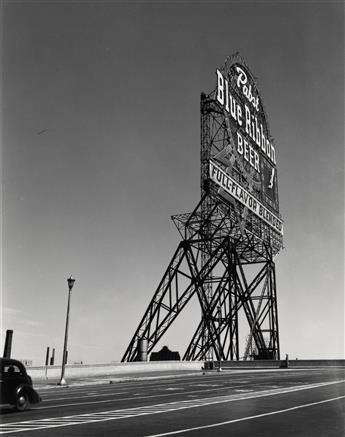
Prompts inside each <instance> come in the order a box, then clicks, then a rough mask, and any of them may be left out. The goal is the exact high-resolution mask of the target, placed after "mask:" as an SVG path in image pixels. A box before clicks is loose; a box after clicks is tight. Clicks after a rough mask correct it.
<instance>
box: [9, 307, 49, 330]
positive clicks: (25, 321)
mask: <svg viewBox="0 0 345 437" xmlns="http://www.w3.org/2000/svg"><path fill="white" fill-rule="evenodd" d="M2 317H3V319H5V317H8V318H13V319H15V321H16V322H17V323H19V324H21V325H24V326H31V327H40V326H44V323H42V322H40V321H38V320H34V319H29V318H26V313H25V311H23V310H19V309H17V308H10V307H4V308H3V311H2Z"/></svg>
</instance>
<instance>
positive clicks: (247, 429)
mask: <svg viewBox="0 0 345 437" xmlns="http://www.w3.org/2000/svg"><path fill="white" fill-rule="evenodd" d="M163 376H164V375H163V374H157V375H151V376H150V377H149V378H148V379H147V378H146V377H143V376H141V375H137V376H136V377H134V378H133V377H132V378H130V379H128V378H127V379H118V378H115V379H111V378H106V379H104V378H103V379H100V380H97V379H94V380H76V381H72V384H71V385H70V386H69V387H57V386H56V385H55V384H54V383H52V382H50V383H48V384H46V383H44V384H40V385H36V389H37V390H38V391H39V393H40V394H41V396H42V398H43V401H42V403H40V404H38V405H36V406H32V407H31V409H30V410H27V411H25V412H23V413H18V412H16V411H14V410H13V409H10V408H2V410H1V416H0V419H1V422H2V423H1V425H0V434H3V435H9V434H11V435H13V436H16V435H20V436H22V437H25V436H28V437H29V436H35V437H43V436H44V437H53V436H61V437H62V436H63V437H68V436H90V437H95V436H101V437H103V436H105V437H107V436H112V437H114V436H121V437H122V436H131V437H135V436H151V437H153V436H168V435H177V436H191V437H193V436H198V437H204V436H205V437H206V436H210V435H214V436H227V437H228V436H235V437H237V436H239V437H241V436H248V437H249V436H253V435H255V436H256V437H261V436H262V437H263V436H265V437H270V436H274V437H280V436H294V437H296V436H306V437H307V436H308V437H318V436H320V437H333V436H334V437H343V436H344V435H345V425H344V423H345V422H344V420H345V411H344V410H345V408H344V399H345V369H344V368H325V369H322V368H318V369H299V370H292V369H291V370H290V369H287V370H286V369H285V370H267V371H233V370H232V371H229V370H227V371H224V372H207V373H205V374H203V373H202V372H200V373H199V374H198V373H194V374H179V375H177V374H175V375H171V376H169V377H167V375H166V374H165V377H163ZM111 382H112V383H111Z"/></svg>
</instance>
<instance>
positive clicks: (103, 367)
mask: <svg viewBox="0 0 345 437" xmlns="http://www.w3.org/2000/svg"><path fill="white" fill-rule="evenodd" d="M217 365H218V363H217V362H216V361H215V362H214V366H213V368H216V367H217ZM285 365H286V361H285V360H257V361H222V363H221V366H222V368H223V369H243V370H245V369H247V370H250V369H279V368H284V367H285ZM203 366H204V362H203V361H150V362H135V363H111V364H84V365H82V364H73V365H72V364H69V365H67V366H66V369H65V376H66V378H79V377H93V376H95V377H96V376H113V377H116V376H118V377H123V376H126V375H128V376H130V375H131V374H135V373H137V374H138V373H139V374H140V373H145V374H147V375H148V376H149V374H150V372H162V371H163V372H164V371H166V372H169V371H170V372H171V371H173V372H174V371H191V372H194V371H200V370H201V369H202V368H203ZM325 366H328V367H332V366H333V367H335V366H336V367H345V360H289V361H288V367H289V368H305V367H325ZM205 367H206V368H207V366H205ZM27 371H28V374H29V375H30V376H31V377H32V379H33V380H34V381H35V380H40V379H45V378H46V368H45V367H44V366H40V367H27ZM60 375H61V365H60V366H48V368H47V377H48V379H54V378H59V377H60Z"/></svg>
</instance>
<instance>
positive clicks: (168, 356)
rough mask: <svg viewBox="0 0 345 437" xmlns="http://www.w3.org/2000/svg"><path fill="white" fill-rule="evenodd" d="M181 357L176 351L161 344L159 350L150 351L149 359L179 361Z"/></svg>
mask: <svg viewBox="0 0 345 437" xmlns="http://www.w3.org/2000/svg"><path fill="white" fill-rule="evenodd" d="M180 360H181V357H180V354H179V353H178V352H173V351H171V350H169V348H168V346H163V347H162V349H161V350H160V351H159V352H152V354H151V356H150V361H180Z"/></svg>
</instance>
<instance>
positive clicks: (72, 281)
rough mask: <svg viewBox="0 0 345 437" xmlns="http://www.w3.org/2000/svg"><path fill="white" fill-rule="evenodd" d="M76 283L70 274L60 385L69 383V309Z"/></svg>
mask: <svg viewBox="0 0 345 437" xmlns="http://www.w3.org/2000/svg"><path fill="white" fill-rule="evenodd" d="M74 283H75V279H74V278H72V276H70V277H69V278H68V279H67V284H68V302H67V315H66V327H65V341H64V344H63V353H62V368H61V379H60V382H59V383H58V385H67V382H66V380H65V366H66V363H67V340H68V323H69V309H70V300H71V291H72V288H73V285H74Z"/></svg>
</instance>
